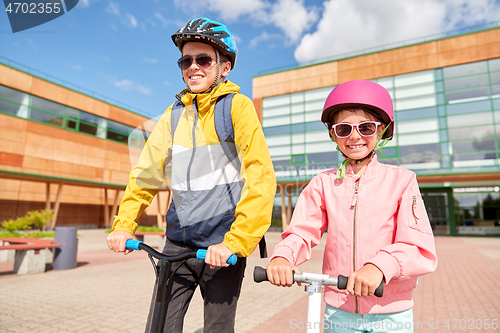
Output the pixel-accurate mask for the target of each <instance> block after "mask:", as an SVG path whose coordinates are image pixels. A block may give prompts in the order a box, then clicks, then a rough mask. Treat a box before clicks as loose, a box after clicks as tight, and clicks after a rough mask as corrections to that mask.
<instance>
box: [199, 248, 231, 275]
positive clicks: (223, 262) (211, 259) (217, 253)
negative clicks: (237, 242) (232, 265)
mask: <svg viewBox="0 0 500 333" xmlns="http://www.w3.org/2000/svg"><path fill="white" fill-rule="evenodd" d="M232 254H233V252H231V250H230V249H229V248H228V247H227V246H226V245H224V244H223V243H220V244H217V245H212V246H209V247H208V249H207V254H206V256H205V263H207V264H209V265H210V268H211V269H214V268H215V267H228V266H229V264H228V263H227V260H228V259H229V257H230V256H231V255H232Z"/></svg>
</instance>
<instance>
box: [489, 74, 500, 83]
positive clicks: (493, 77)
mask: <svg viewBox="0 0 500 333" xmlns="http://www.w3.org/2000/svg"><path fill="white" fill-rule="evenodd" d="M490 83H491V84H497V83H500V73H491V74H490Z"/></svg>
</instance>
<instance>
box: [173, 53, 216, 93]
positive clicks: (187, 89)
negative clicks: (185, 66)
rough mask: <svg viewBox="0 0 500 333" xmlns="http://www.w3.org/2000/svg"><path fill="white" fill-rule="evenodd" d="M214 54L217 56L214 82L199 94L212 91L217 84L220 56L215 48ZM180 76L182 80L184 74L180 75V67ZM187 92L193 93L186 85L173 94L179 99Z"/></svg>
mask: <svg viewBox="0 0 500 333" xmlns="http://www.w3.org/2000/svg"><path fill="white" fill-rule="evenodd" d="M215 56H216V58H217V72H216V74H215V79H214V82H213V83H212V85H211V86H210V87H209V88H208V89H207V90H205V91H204V92H202V93H201V94H208V93H210V92H211V91H212V89H214V88H215V87H216V86H217V85H218V84H219V76H220V56H219V51H218V50H217V49H215ZM181 76H182V81H184V75H182V69H181ZM221 79H222V77H221ZM184 84H186V81H184ZM186 86H187V84H186ZM187 93H191V94H194V93H193V91H192V90H191V89H190V88H189V87H187V88H186V89H184V90H182V91H181V92H180V93H178V94H177V95H175V98H177V99H178V100H179V101H180V100H181V98H182V96H184V95H185V94H187Z"/></svg>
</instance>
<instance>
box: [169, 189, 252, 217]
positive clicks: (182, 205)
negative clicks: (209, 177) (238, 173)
mask: <svg viewBox="0 0 500 333" xmlns="http://www.w3.org/2000/svg"><path fill="white" fill-rule="evenodd" d="M243 185H244V183H243V182H237V183H231V184H229V186H228V185H227V184H223V185H218V186H215V187H214V188H213V189H211V190H204V191H177V190H174V191H173V201H174V204H175V208H176V211H177V216H178V217H179V222H180V224H181V226H182V227H185V226H188V225H191V224H194V223H198V222H202V221H204V220H206V219H208V218H211V217H215V216H217V215H220V214H222V213H224V212H226V211H229V210H232V209H234V206H233V204H232V203H231V199H232V200H233V201H234V202H239V200H240V197H241V190H242V188H243ZM228 187H229V188H230V189H228ZM229 191H230V193H231V195H230V194H229Z"/></svg>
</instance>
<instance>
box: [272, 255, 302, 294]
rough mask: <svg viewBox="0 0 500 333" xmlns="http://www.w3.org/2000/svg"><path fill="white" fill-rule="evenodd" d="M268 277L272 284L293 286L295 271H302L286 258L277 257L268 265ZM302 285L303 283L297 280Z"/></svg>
mask: <svg viewBox="0 0 500 333" xmlns="http://www.w3.org/2000/svg"><path fill="white" fill-rule="evenodd" d="M266 270H267V278H268V279H269V282H271V284H274V285H275V286H279V287H291V286H292V284H293V273H292V271H295V272H296V273H300V272H299V269H298V268H297V267H295V266H294V265H293V264H292V263H291V262H289V261H288V260H286V259H285V258H281V257H276V258H274V259H273V260H271V262H269V264H267V267H266ZM297 284H298V285H299V286H300V285H301V283H300V282H297Z"/></svg>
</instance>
